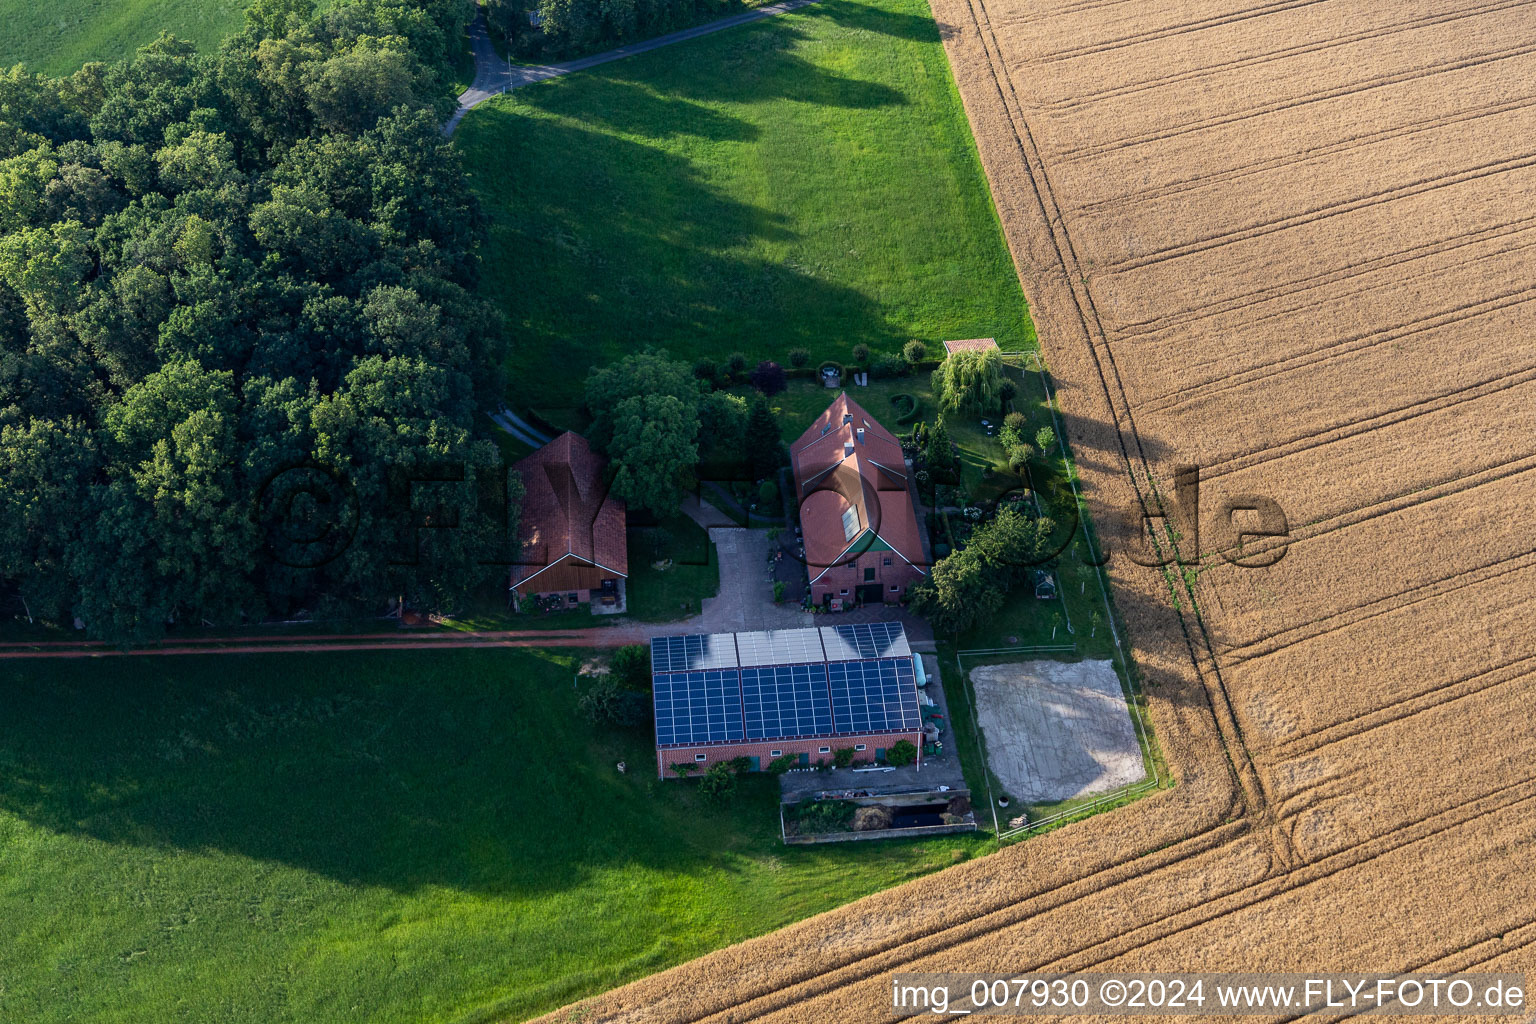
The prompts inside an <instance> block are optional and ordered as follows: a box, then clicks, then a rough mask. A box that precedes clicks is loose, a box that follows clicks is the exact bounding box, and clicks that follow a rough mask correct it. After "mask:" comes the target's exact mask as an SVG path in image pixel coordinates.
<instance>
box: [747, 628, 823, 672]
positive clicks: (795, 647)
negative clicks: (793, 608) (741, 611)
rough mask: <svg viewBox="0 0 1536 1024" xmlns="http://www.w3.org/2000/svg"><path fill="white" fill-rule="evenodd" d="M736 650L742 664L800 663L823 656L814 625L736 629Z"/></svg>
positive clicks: (815, 660)
mask: <svg viewBox="0 0 1536 1024" xmlns="http://www.w3.org/2000/svg"><path fill="white" fill-rule="evenodd" d="M736 651H737V654H738V656H739V657H740V658H741V666H742V667H743V668H747V667H749V666H752V665H802V664H808V663H810V662H822V661H825V660H826V655H825V654H824V653H823V652H822V649H821V633H820V632H819V631H817V630H816V629H815V628H805V629H769V630H762V631H759V632H756V633H737V634H736Z"/></svg>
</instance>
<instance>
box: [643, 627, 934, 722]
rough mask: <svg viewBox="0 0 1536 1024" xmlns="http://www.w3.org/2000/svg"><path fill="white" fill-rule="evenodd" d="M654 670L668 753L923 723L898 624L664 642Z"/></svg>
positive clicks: (658, 643) (655, 650)
mask: <svg viewBox="0 0 1536 1024" xmlns="http://www.w3.org/2000/svg"><path fill="white" fill-rule="evenodd" d="M738 661H739V663H740V667H738ZM651 666H652V680H653V684H654V693H655V706H656V742H657V743H658V744H659V745H662V746H668V745H671V746H694V745H698V744H705V743H738V742H742V741H743V740H750V741H765V740H768V741H771V740H780V739H783V740H788V739H803V738H806V737H812V736H834V735H841V736H848V735H860V734H868V733H881V732H915V731H916V730H917V729H919V728H920V727H921V724H922V721H921V716H920V715H919V712H918V708H917V688H916V672H915V670H914V667H913V662H912V652H911V648H910V647H908V645H907V639H906V633H905V631H904V630H903V629H902V627H901V624H900V623H868V624H865V623H860V624H858V625H851V626H825V627H821V628H814V627H813V628H806V629H781V630H767V631H761V632H756V633H735V634H732V633H719V634H714V635H695V636H673V637H657V638H656V639H654V640H652V641H651Z"/></svg>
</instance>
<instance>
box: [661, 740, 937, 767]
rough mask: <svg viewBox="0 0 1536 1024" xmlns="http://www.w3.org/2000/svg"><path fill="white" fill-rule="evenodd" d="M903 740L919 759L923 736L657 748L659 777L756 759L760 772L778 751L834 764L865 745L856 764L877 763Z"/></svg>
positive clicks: (813, 762)
mask: <svg viewBox="0 0 1536 1024" xmlns="http://www.w3.org/2000/svg"><path fill="white" fill-rule="evenodd" d="M902 740H906V741H907V742H908V743H911V744H912V745H913V746H915V747H917V749H918V751H919V756H921V751H922V749H923V734H922V733H921V732H888V733H875V734H873V735H869V736H834V737H825V736H823V737H812V738H811V739H803V740H774V741H772V742H770V743H755V742H753V743H709V744H700V745H698V746H687V747H658V748H656V774H657V775H658V776H659V777H661V778H664V779H665V778H669V777H670V778H674V779H675V778H677V773H676V772H674V771H673V770H672V765H674V764H679V763H684V764H686V763H695V764H697V765H698V766H699V767H698V771H697V772H695V773H694V774H695V775H697V774H698V773H699V772H703V771H704V770H705V769H707V768H708V767H709V766H710V765H712V764H716V763H718V762H720V761H730V760H733V759H735V758H738V757H755V758H757V759H758V767H759V768H767V767H768V762H769V761H772V760H773V759H774V758H775V757H777V756H779V755H778V754H775V753H774V751H775V750H777V751H779V752H780V753H782V754H808V755H810V763H811V764H815V763H816V759H817V758H826V760H827V762H828V763H829V764H830V763H831V761H832V754H833V753H834V752H835V751H836V750H837V749H838V748H839V747H853V746H857V745H858V744H860V743H862V744H864V749H863V750H860V751H859V752H857V753H856V754H854V755H853V756H854V760H868V761H873V760H874V759H875V751H876V750H889V749H891V747H893V746H895V745H896V744H897V743H899V742H900V741H902ZM822 747H827V748H829V749H828V750H827V752H826V753H822V752H821V748H822ZM699 754H703V755H704V760H702V761H695V757H696V756H697V755H699Z"/></svg>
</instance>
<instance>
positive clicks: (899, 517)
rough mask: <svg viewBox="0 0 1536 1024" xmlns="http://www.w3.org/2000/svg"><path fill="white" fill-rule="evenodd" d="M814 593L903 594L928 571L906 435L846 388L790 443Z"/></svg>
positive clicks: (835, 597) (825, 596)
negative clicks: (906, 453) (905, 449)
mask: <svg viewBox="0 0 1536 1024" xmlns="http://www.w3.org/2000/svg"><path fill="white" fill-rule="evenodd" d="M790 464H791V466H792V468H793V471H794V478H795V495H796V499H797V500H798V502H799V506H800V525H801V529H802V531H803V533H804V537H805V561H806V565H807V568H808V570H809V575H810V580H811V600H812V601H813V602H815V603H817V604H828V603H831V602H834V601H836V602H840V603H842V604H845V605H847V604H853V603H854V602H856V601H858V602H863V603H871V602H874V601H887V602H890V601H899V600H900V599H901V598H902V596H903V595H904V594H906V592H907V588H908V587H910V586H911V585H912V584H913V583H916V582H917V581H918V580H921V579H922V578H923V577H924V576H925V575H927V571H928V567H927V563H926V559H925V558H924V555H923V542H922V534H921V533H920V531H919V527H918V523H917V512H916V510H915V509H914V508H913V505H912V495H911V493H910V491H909V489H908V486H907V467H906V461H905V459H904V458H903V456H902V452H901V442H900V441H898V440H896V436H895V435H894V434H892V433H891V432H890V431H889V430H886V429H885V428H884V427H883V426H881V425H880V424H879V423H878V422H877V421H876V420H875V419H874V417H872V416H870V415H869V413H867V412H865V411H864V409H863V408H861V407H860V406H859V404H858V403H857V402H855V401H854V400H853V399H851V398H849V397H848V393H847V392H843V393H842V394H840V395H838V396H837V399H836V400H835V401H834V402H833V403H832V404H831V405H830V406H829V407H828V408H827V411H826V412H824V413H822V414H821V416H820V417H818V418H817V420H816V422H815V423H813V424H811V427H810V429H809V430H807V431H806V432H805V433H804V434H802V435H800V438H799V440H797V441H795V443H794V444H793V445H792V446H791V447H790Z"/></svg>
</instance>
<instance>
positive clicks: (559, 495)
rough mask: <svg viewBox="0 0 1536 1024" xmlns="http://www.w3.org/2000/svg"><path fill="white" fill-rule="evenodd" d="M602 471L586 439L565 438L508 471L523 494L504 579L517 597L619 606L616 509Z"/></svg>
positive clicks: (620, 506)
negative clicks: (513, 559) (514, 559)
mask: <svg viewBox="0 0 1536 1024" xmlns="http://www.w3.org/2000/svg"><path fill="white" fill-rule="evenodd" d="M604 465H605V463H604V460H603V458H602V456H600V455H598V454H597V453H596V452H594V451H593V450H592V448H591V446H590V445H588V444H587V439H586V438H584V437H582V436H581V435H580V434H575V433H571V432H570V431H567V432H565V433H564V434H561V435H560V436H559V437H557V438H555V439H554V440H553V441H551V442H549V444H546V445H545V446H544V447H542V448H540V449H539V450H538V451H536V452H534V453H533V454H532V455H530V456H528V457H527V458H525V459H523V460H521V461H520V462H518V463H517V464H516V465H514V466H513V467H512V468H513V469H514V470H516V471H517V472H518V474H519V475H520V476H521V477H522V480H523V488H524V490H525V492H526V493H525V495H524V497H523V509H522V521H521V522H520V524H519V525H518V544H519V556H518V564H517V565H514V566H513V567H512V579H511V587H512V590H513V591H514V592H515V593H516V594H517V596H518V597H519V598H530V597H536V598H548V597H551V596H558V597H559V598H560V599H561V601H562V602H563V603H565V604H568V605H571V606H575V605H579V604H585V603H587V602H589V601H599V602H601V603H603V604H605V605H609V606H612V605H622V603H623V600H624V580H626V579H627V578H628V576H629V550H628V544H627V543H626V540H625V534H624V531H625V515H624V503H623V502H621V501H619V500H618V499H616V498H614V497H612V496H610V495H609V493H608V487H607V485H606V484H605V483H604V481H603V468H604Z"/></svg>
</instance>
